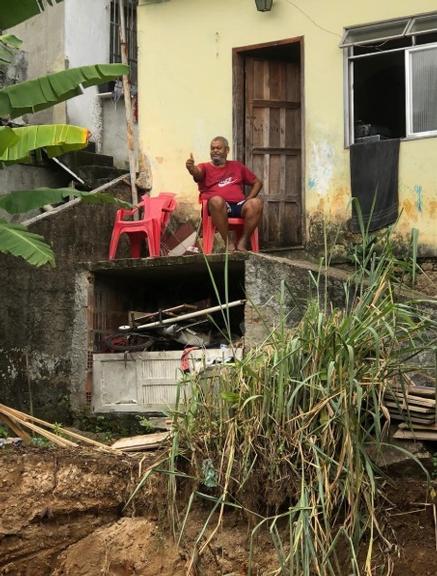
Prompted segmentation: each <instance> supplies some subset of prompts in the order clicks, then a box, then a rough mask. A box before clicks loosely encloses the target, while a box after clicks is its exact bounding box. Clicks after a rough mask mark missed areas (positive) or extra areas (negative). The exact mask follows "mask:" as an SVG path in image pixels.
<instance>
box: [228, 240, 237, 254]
mask: <svg viewBox="0 0 437 576" xmlns="http://www.w3.org/2000/svg"><path fill="white" fill-rule="evenodd" d="M227 249H228V252H229V253H231V252H235V251H236V250H237V247H236V246H235V244H234V243H233V242H228V245H227Z"/></svg>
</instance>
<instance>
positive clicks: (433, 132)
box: [405, 42, 437, 139]
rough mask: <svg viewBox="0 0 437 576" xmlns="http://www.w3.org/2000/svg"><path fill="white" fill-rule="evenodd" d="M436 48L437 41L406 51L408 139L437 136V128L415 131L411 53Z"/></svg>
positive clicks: (406, 121)
mask: <svg viewBox="0 0 437 576" xmlns="http://www.w3.org/2000/svg"><path fill="white" fill-rule="evenodd" d="M435 49H437V42H433V43H430V44H420V45H418V46H414V47H412V48H409V49H408V50H406V51H405V129H406V136H405V138H408V139H417V138H431V137H435V136H437V128H436V129H435V130H427V131H426V132H413V82H412V65H411V55H412V54H414V52H421V51H424V50H435Z"/></svg>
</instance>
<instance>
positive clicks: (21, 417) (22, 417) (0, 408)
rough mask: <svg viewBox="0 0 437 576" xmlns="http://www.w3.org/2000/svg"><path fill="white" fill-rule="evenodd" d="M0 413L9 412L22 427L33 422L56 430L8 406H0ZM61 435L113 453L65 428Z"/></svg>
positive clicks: (96, 442) (49, 424)
mask: <svg viewBox="0 0 437 576" xmlns="http://www.w3.org/2000/svg"><path fill="white" fill-rule="evenodd" d="M1 412H3V413H5V412H6V413H7V412H9V413H10V415H11V416H15V417H16V418H18V419H19V421H20V422H21V423H22V425H25V424H26V422H34V423H36V424H41V426H44V427H46V428H50V429H52V430H54V429H55V428H56V426H55V425H54V424H51V423H50V422H46V421H45V420H41V419H40V418H36V417H35V416H31V415H30V414H26V413H24V412H20V411H19V410H15V408H10V407H9V406H4V405H3V404H0V413H1ZM62 433H63V435H64V436H69V437H70V438H75V439H76V440H79V441H80V442H83V443H84V444H89V445H92V446H95V447H96V448H99V449H100V450H104V451H106V452H111V453H114V452H115V451H114V450H113V449H112V448H111V447H110V446H107V445H106V444H102V443H101V442H98V441H97V440H93V439H92V438H87V437H86V436H83V435H82V434H78V433H77V432H73V431H72V430H68V429H67V428H63V429H62ZM55 436H56V438H60V437H59V436H57V435H55ZM29 438H30V437H29ZM65 440H66V441H67V442H70V441H69V440H68V439H66V438H65ZM72 444H73V445H74V446H77V444H76V443H74V442H73V443H72Z"/></svg>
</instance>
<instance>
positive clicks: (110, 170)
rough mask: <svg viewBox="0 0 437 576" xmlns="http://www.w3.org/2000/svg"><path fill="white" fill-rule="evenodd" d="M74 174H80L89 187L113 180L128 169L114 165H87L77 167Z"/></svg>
mask: <svg viewBox="0 0 437 576" xmlns="http://www.w3.org/2000/svg"><path fill="white" fill-rule="evenodd" d="M76 174H77V175H78V176H80V178H82V180H85V182H86V183H87V184H88V185H89V186H91V188H96V187H97V186H100V185H102V184H105V183H106V182H110V181H111V180H114V178H117V177H118V176H121V175H122V174H128V171H127V170H120V169H119V168H115V167H114V166H100V165H89V166H80V167H78V168H77V170H76Z"/></svg>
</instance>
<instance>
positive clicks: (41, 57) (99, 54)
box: [11, 0, 128, 168]
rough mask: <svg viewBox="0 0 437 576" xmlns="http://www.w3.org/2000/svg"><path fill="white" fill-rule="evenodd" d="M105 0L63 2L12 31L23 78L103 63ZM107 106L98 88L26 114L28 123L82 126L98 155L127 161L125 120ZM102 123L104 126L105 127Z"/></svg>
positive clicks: (120, 164) (106, 55)
mask: <svg viewBox="0 0 437 576" xmlns="http://www.w3.org/2000/svg"><path fill="white" fill-rule="evenodd" d="M110 5H111V2H110V0H64V2H61V3H60V4H56V6H55V7H53V8H50V9H48V10H45V11H44V12H43V13H41V14H40V15H38V16H35V17H34V18H32V19H30V20H28V21H26V22H24V23H23V24H20V25H18V26H16V27H15V28H13V29H11V32H12V33H14V34H16V35H17V36H18V37H19V38H21V39H22V40H23V41H24V45H23V48H24V52H23V59H24V62H23V64H22V65H21V68H22V69H23V70H27V72H26V78H25V79H27V80H30V79H34V78H38V77H40V76H44V75H46V74H49V73H50V72H58V71H61V70H65V69H67V68H75V67H78V66H86V65H90V64H107V63H108V62H109V51H110ZM104 108H107V107H106V106H104V103H103V102H102V101H101V100H100V98H99V96H98V87H91V88H87V89H86V90H85V92H84V94H82V95H81V96H77V97H76V98H72V99H71V100H68V101H67V102H63V103H61V104H58V105H57V106H55V107H53V108H49V109H48V110H44V111H42V112H38V113H37V114H33V115H32V116H30V115H29V116H28V118H27V121H28V122H30V123H65V122H68V123H70V124H77V125H79V126H86V127H87V128H88V129H89V130H90V132H91V141H93V142H95V143H96V145H97V151H98V152H101V153H103V154H108V155H112V154H113V153H114V158H115V164H116V166H118V167H120V168H125V166H126V164H127V163H128V156H127V145H126V137H125V133H126V119H125V115H124V108H123V104H122V103H120V104H119V106H118V109H117V111H115V112H113V111H112V110H104ZM105 122H107V124H105Z"/></svg>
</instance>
